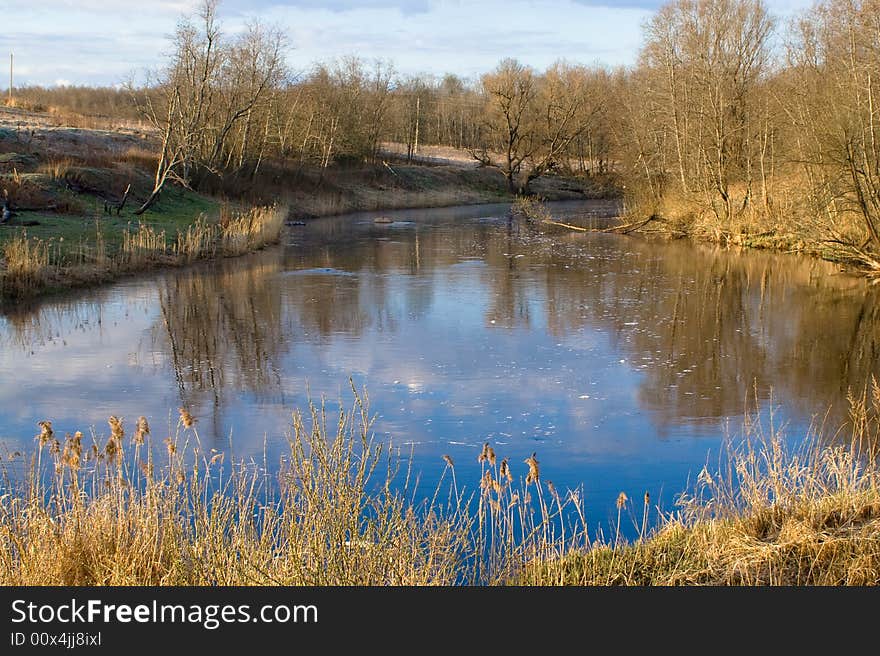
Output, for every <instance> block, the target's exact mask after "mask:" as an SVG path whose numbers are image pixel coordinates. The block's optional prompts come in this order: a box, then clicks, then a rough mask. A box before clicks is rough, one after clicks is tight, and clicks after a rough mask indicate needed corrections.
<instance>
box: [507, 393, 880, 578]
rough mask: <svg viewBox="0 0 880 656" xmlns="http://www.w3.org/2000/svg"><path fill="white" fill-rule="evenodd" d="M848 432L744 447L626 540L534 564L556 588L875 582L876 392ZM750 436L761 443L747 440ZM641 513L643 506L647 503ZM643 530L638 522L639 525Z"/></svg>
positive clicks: (878, 508) (859, 405) (879, 518)
mask: <svg viewBox="0 0 880 656" xmlns="http://www.w3.org/2000/svg"><path fill="white" fill-rule="evenodd" d="M851 404H852V417H851V421H850V425H849V431H848V434H846V435H841V436H839V437H840V439H841V440H842V441H839V442H838V443H836V444H827V443H825V444H823V443H822V442H820V441H819V438H818V436H813V437H812V439H809V440H807V442H806V443H805V444H804V445H803V446H801V447H799V448H796V449H791V448H788V447H786V446H785V442H784V440H783V439H782V436H780V435H772V436H769V439H760V440H753V439H747V440H745V441H744V442H743V443H742V444H741V445H740V446H738V447H736V448H735V449H732V450H731V452H730V453H729V454H728V457H727V459H726V466H724V467H720V468H719V471H709V470H708V469H704V470H703V471H702V472H701V473H700V475H699V477H698V480H697V483H696V486H695V488H694V489H693V490H692V491H690V492H689V493H686V494H683V495H682V496H681V497H680V499H679V503H678V506H679V510H677V511H675V512H673V513H670V514H668V515H664V516H663V517H662V518H661V521H660V522H659V524H658V526H657V528H656V529H655V530H654V531H653V532H652V533H651V534H647V533H645V532H644V531H643V534H642V537H641V538H640V539H639V540H638V541H637V542H635V543H633V544H627V545H623V546H617V547H615V545H614V544H611V545H601V544H600V545H597V546H595V547H594V548H592V549H590V550H586V551H583V552H580V553H569V554H567V555H566V556H565V557H563V558H558V559H554V560H545V561H542V562H536V563H533V564H532V566H531V567H529V568H527V570H526V571H525V573H524V575H523V576H522V577H521V579H519V580H520V582H523V583H540V584H551V585H553V584H555V585H609V584H613V585H725V586H728V585H749V586H755V585H761V586H765V585H782V586H792V585H811V586H813V585H828V586H844V585H857V586H865V585H878V584H880V461H878V456H880V451H878V449H877V439H878V436H880V431H878V427H880V424H878V420H880V387H878V385H877V383H876V381H875V382H874V383H873V385H872V389H871V392H870V394H867V393H866V394H865V395H863V396H861V397H851ZM750 437H751V438H754V437H756V436H754V435H751V436H750ZM644 510H645V512H646V513H647V512H648V511H649V510H650V508H649V499H648V498H646V500H645V509H644ZM643 525H644V524H643Z"/></svg>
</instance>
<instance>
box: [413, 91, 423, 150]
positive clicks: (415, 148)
mask: <svg viewBox="0 0 880 656" xmlns="http://www.w3.org/2000/svg"><path fill="white" fill-rule="evenodd" d="M421 101H422V97H421V96H416V138H415V140H414V141H415V145H414V146H413V152H414V153H415V154H416V155H418V154H419V110H420V106H421Z"/></svg>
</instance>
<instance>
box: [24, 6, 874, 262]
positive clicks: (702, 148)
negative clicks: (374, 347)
mask: <svg viewBox="0 0 880 656" xmlns="http://www.w3.org/2000/svg"><path fill="white" fill-rule="evenodd" d="M643 37H644V38H643V44H642V47H641V50H640V52H639V56H638V60H637V62H636V64H635V65H633V66H630V67H621V68H617V69H611V68H608V67H603V66H600V65H592V66H584V65H580V64H576V63H571V62H569V61H566V60H564V59H560V60H559V61H558V62H557V63H555V64H553V65H552V66H550V67H548V68H547V69H546V70H544V71H538V70H536V69H534V68H532V67H530V66H527V65H525V64H523V63H521V62H519V61H517V60H514V59H505V60H503V61H501V62H500V63H499V64H498V65H497V66H496V67H495V68H494V69H493V70H491V71H489V72H487V73H485V74H484V75H482V76H480V77H479V78H478V79H470V80H468V79H462V78H460V77H458V76H456V75H454V74H448V75H445V76H433V75H409V76H404V75H400V74H398V73H397V72H396V71H395V69H394V67H393V65H392V64H391V63H390V62H386V61H372V62H368V61H365V60H362V59H358V58H355V57H347V58H342V59H339V60H337V61H335V62H331V63H321V64H317V65H316V66H314V67H313V69H312V70H310V71H308V72H306V73H303V74H299V75H296V74H294V73H293V72H292V71H291V70H290V69H289V67H288V65H287V64H286V60H285V51H286V48H287V45H288V44H287V43H286V37H285V35H284V33H283V32H281V31H279V30H277V29H273V28H270V27H268V26H266V25H263V24H260V23H259V22H253V23H251V24H250V25H249V26H248V27H247V29H245V30H244V31H243V32H240V33H238V34H234V35H232V34H226V33H224V32H223V30H222V26H221V25H220V22H219V20H218V18H217V3H216V1H215V0H205V2H203V3H202V5H201V6H200V8H199V9H198V10H197V11H196V12H195V13H194V14H193V15H192V16H188V17H184V18H183V19H181V21H180V23H179V25H178V27H177V30H176V32H175V34H174V36H173V37H172V41H171V46H172V47H171V55H170V56H169V57H168V59H167V61H166V64H165V66H164V67H163V68H162V69H161V70H160V71H159V72H158V74H157V75H156V77H155V78H154V79H152V80H150V81H149V83H148V84H146V85H143V84H142V85H139V86H134V85H131V86H130V87H129V88H128V89H124V90H123V89H120V90H117V91H115V92H112V93H111V92H110V91H108V90H106V89H102V90H97V89H96V90H91V91H87V90H83V89H81V88H79V89H56V90H47V89H42V90H41V89H36V90H34V89H31V90H30V92H31V94H32V95H33V96H34V97H38V98H41V99H42V102H43V103H44V104H52V103H53V102H64V98H65V97H67V102H68V104H73V105H76V106H77V107H87V108H89V109H91V110H92V111H97V112H106V113H111V114H116V115H126V116H128V115H137V116H140V117H141V118H142V119H146V120H148V121H149V122H150V123H151V124H152V126H153V128H154V129H155V132H156V134H157V135H159V137H160V148H159V155H158V165H157V167H156V172H155V185H154V187H155V189H154V194H153V195H151V197H150V199H149V200H147V202H146V203H144V205H143V207H142V208H141V209H142V210H146V209H148V208H149V206H150V204H151V203H152V202H153V201H154V200H155V197H156V196H157V195H158V193H159V192H160V191H161V188H162V186H163V185H164V184H165V183H166V182H167V181H168V180H176V181H178V182H180V183H183V184H187V185H194V184H198V183H199V180H200V179H202V178H204V177H205V176H223V175H239V176H248V175H250V176H254V177H256V176H258V175H259V173H260V170H261V167H262V166H263V165H264V162H266V161H267V160H271V161H273V162H281V163H283V164H284V165H285V166H288V167H317V168H319V169H326V168H328V167H331V166H339V165H345V164H346V163H360V162H377V161H379V160H381V159H383V158H384V157H385V156H386V153H385V152H384V150H383V148H384V147H383V144H386V143H387V142H396V143H397V144H402V145H403V146H404V147H405V148H404V152H405V153H406V156H407V157H409V158H411V157H413V156H415V155H417V154H418V151H419V150H420V149H421V148H424V147H426V146H429V145H442V146H451V147H454V148H458V149H461V150H463V151H465V152H467V153H468V154H469V156H470V157H471V158H472V159H473V161H475V162H477V163H479V164H480V165H484V166H491V167H495V168H497V169H498V170H500V171H501V172H502V173H503V174H504V177H505V178H506V180H507V182H508V185H509V189H510V191H511V192H528V190H529V183H530V182H531V181H533V180H534V179H535V178H536V177H539V176H541V175H545V174H548V173H552V172H563V173H567V174H569V175H584V176H595V175H603V176H609V175H610V176H613V177H614V179H615V180H616V181H617V183H618V185H619V187H620V189H621V190H623V191H625V193H626V196H627V199H628V202H629V205H630V207H633V208H639V211H644V212H645V213H666V214H669V215H681V216H684V217H687V220H688V221H690V222H691V223H695V224H698V225H699V226H701V227H702V228H703V229H705V230H707V231H714V233H716V236H718V235H724V234H728V235H729V234H732V233H735V232H743V231H756V230H765V231H768V232H770V231H773V230H776V229H778V228H779V226H785V227H786V229H795V228H797V229H808V230H810V231H812V232H814V233H816V234H822V235H823V236H824V237H825V238H827V241H829V242H833V243H836V244H838V245H840V246H841V247H845V248H846V249H847V250H848V252H849V253H850V254H851V255H853V256H855V257H857V258H861V259H862V260H863V261H865V262H873V263H875V264H876V253H877V252H878V251H880V105H878V103H880V0H820V1H819V2H817V3H816V4H815V5H814V6H813V7H812V8H811V9H809V10H807V11H805V12H803V13H801V14H800V15H798V16H796V17H795V18H793V19H792V20H790V21H788V22H782V21H780V20H779V19H777V18H775V17H774V16H773V15H772V14H771V13H770V11H769V10H768V8H767V7H766V5H765V4H764V2H763V1H762V0H672V1H671V2H669V3H667V4H666V5H664V6H663V7H662V8H661V9H660V10H658V11H657V12H656V13H655V14H654V16H653V17H652V18H651V19H650V20H649V21H648V23H647V24H646V25H645V26H644V33H643ZM560 54H561V55H563V54H564V53H560ZM795 224H796V225H795Z"/></svg>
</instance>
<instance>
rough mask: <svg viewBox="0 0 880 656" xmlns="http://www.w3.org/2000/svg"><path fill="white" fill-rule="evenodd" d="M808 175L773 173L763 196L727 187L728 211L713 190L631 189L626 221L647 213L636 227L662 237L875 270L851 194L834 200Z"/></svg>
mask: <svg viewBox="0 0 880 656" xmlns="http://www.w3.org/2000/svg"><path fill="white" fill-rule="evenodd" d="M810 188H811V187H810V184H809V181H808V180H806V179H805V178H804V176H803V174H802V173H800V172H798V171H791V172H788V173H785V174H780V175H778V176H776V178H775V179H774V180H773V183H772V186H771V187H770V189H769V191H768V193H767V195H766V197H765V196H764V195H763V194H761V193H760V192H759V190H758V189H757V188H753V189H752V190H751V192H749V189H748V187H747V186H746V185H745V184H744V183H738V184H733V185H731V187H730V190H729V193H730V200H731V206H732V208H733V210H734V211H733V213H732V216H729V217H728V216H726V212H725V210H724V207H722V204H721V202H720V200H719V198H718V195H717V194H715V193H714V192H710V193H707V194H701V193H689V194H684V193H681V192H673V193H668V194H666V195H665V196H664V197H663V198H662V199H660V200H657V199H655V198H649V197H648V196H644V195H640V194H639V193H638V188H637V189H636V193H635V194H631V196H630V197H629V198H628V199H627V218H626V220H628V221H638V220H640V219H644V218H646V217H648V216H655V217H656V218H657V219H658V220H656V221H652V222H650V224H649V225H647V226H646V227H645V228H644V229H643V230H642V231H641V232H643V233H655V234H660V235H663V236H666V237H673V238H678V237H690V238H693V239H696V240H699V241H709V242H713V243H719V244H722V245H732V246H744V247H748V248H767V249H773V250H779V251H783V252H788V253H804V254H808V255H812V256H815V257H820V258H822V259H826V260H830V261H833V262H840V263H842V264H845V265H847V266H848V267H849V268H851V269H853V270H856V271H859V272H861V273H864V274H866V275H868V276H871V277H878V276H880V254H878V253H876V252H874V251H871V250H870V249H867V248H866V245H867V243H866V237H867V232H866V230H865V225H864V218H863V217H862V216H861V215H860V214H859V213H858V212H857V211H855V204H854V203H853V202H852V199H848V198H846V197H845V196H839V197H836V198H835V199H834V200H833V201H823V200H822V198H820V197H817V196H815V195H811V194H810V193H809V189H810Z"/></svg>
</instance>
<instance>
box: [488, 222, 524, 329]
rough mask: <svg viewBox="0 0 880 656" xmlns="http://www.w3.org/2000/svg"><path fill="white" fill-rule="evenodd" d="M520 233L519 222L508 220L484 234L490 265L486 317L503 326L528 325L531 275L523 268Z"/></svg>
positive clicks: (521, 226)
mask: <svg viewBox="0 0 880 656" xmlns="http://www.w3.org/2000/svg"><path fill="white" fill-rule="evenodd" d="M523 234H524V228H523V225H522V222H521V221H514V220H508V221H507V222H506V225H505V227H504V229H503V231H498V230H497V229H496V230H494V231H492V233H490V234H484V235H483V240H484V244H485V258H486V261H487V262H488V263H489V265H490V268H489V270H488V271H487V272H486V274H485V275H484V284H485V285H486V287H487V289H488V290H489V294H490V297H491V301H490V303H489V307H488V308H486V320H487V321H494V322H495V323H496V324H497V325H499V326H503V327H505V328H516V327H522V328H528V327H530V326H531V321H532V312H531V303H530V300H531V296H533V294H531V292H532V291H533V290H532V289H530V288H531V287H532V286H533V284H534V277H533V276H531V275H529V272H528V271H527V270H524V267H525V265H524V264H523V260H524V259H525V255H526V254H525V253H524V252H523V250H524V249H523ZM530 281H531V282H530Z"/></svg>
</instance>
